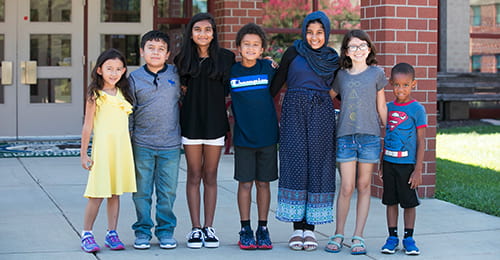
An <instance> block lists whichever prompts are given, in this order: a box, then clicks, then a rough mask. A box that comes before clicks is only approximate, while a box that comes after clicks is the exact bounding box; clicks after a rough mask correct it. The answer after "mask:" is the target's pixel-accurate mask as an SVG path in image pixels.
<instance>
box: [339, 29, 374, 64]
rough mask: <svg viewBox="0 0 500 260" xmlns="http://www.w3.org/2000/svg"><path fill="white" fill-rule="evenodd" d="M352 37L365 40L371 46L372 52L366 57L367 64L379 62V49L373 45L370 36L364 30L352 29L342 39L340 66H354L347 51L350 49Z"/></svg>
mask: <svg viewBox="0 0 500 260" xmlns="http://www.w3.org/2000/svg"><path fill="white" fill-rule="evenodd" d="M352 38H358V39H360V40H362V41H365V42H366V43H367V44H368V47H370V53H369V54H368V57H366V65H374V64H377V57H376V56H377V49H376V48H375V45H373V42H372V40H371V39H370V36H369V35H368V34H367V33H366V32H365V31H363V30H350V31H348V32H347V33H346V34H345V35H344V39H343V40H342V47H340V67H341V68H343V69H349V68H351V67H352V60H351V58H350V57H349V56H347V52H348V51H349V50H348V48H349V46H348V45H349V42H350V41H351V39H352Z"/></svg>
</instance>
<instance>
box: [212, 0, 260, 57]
mask: <svg viewBox="0 0 500 260" xmlns="http://www.w3.org/2000/svg"><path fill="white" fill-rule="evenodd" d="M262 15H263V10H262V0H257V1H256V0H215V10H214V16H215V21H216V23H217V28H218V37H219V43H220V45H221V47H224V48H228V49H230V50H232V51H234V52H236V44H235V39H236V33H237V32H238V30H239V29H240V28H241V27H242V26H243V25H245V24H247V23H256V24H259V25H261V24H262Z"/></svg>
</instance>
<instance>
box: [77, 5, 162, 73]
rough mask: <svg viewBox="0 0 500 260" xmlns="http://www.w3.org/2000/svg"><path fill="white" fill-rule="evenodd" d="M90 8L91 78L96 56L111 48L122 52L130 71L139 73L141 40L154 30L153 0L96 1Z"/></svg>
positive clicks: (89, 46) (89, 50) (141, 62)
mask: <svg viewBox="0 0 500 260" xmlns="http://www.w3.org/2000/svg"><path fill="white" fill-rule="evenodd" d="M87 4H88V28H89V29H88V37H87V39H88V50H87V53H88V60H89V63H90V66H89V68H88V69H89V70H88V72H89V73H88V75H89V77H90V71H91V70H92V68H93V66H94V64H95V61H96V59H97V56H99V54H100V53H101V52H103V51H104V50H106V49H108V48H115V49H118V50H120V51H121V52H122V53H123V54H124V55H125V57H126V60H127V67H128V71H127V72H131V71H134V70H135V69H137V68H138V67H139V66H140V65H141V64H143V61H142V60H141V56H140V52H139V47H140V41H141V36H142V35H143V34H144V33H146V32H147V31H149V30H152V29H153V8H156V7H155V6H154V5H155V1H154V0H95V1H87Z"/></svg>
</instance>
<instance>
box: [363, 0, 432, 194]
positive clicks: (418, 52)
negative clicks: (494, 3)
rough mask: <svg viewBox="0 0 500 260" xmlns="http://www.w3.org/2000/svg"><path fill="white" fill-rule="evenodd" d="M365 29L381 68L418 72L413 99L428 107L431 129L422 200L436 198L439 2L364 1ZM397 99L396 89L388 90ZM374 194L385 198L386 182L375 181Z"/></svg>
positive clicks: (428, 138) (375, 178)
mask: <svg viewBox="0 0 500 260" xmlns="http://www.w3.org/2000/svg"><path fill="white" fill-rule="evenodd" d="M361 29H363V30H365V31H366V32H368V33H369V34H370V37H371V38H372V40H373V41H374V44H375V46H376V47H377V50H378V54H377V59H378V61H379V65H380V66H382V67H383V68H384V69H385V73H386V75H387V76H389V75H390V70H391V68H392V66H394V65H395V64H397V63H399V62H407V63H409V64H411V65H413V66H414V68H415V71H416V79H417V87H416V89H415V90H414V91H413V93H412V96H413V97H414V98H416V99H417V100H418V101H419V102H420V103H422V104H423V105H424V106H425V109H426V111H427V115H428V116H427V119H428V124H429V127H428V128H427V131H426V138H425V145H426V147H425V156H424V166H423V184H422V186H420V187H419V189H418V193H419V196H421V197H433V196H434V190H435V184H436V124H437V110H436V87H437V83H436V76H437V64H438V59H437V54H438V0H425V1H423V0H361ZM386 97H387V100H388V101H389V100H393V99H394V95H393V94H392V88H391V87H388V88H386ZM372 194H373V196H376V197H381V195H382V183H381V182H380V180H379V179H378V177H377V176H376V175H374V176H373V178H372Z"/></svg>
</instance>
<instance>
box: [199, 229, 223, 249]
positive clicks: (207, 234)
mask: <svg viewBox="0 0 500 260" xmlns="http://www.w3.org/2000/svg"><path fill="white" fill-rule="evenodd" d="M202 231H203V245H204V246H205V247H208V248H216V247H219V238H218V237H217V236H216V235H215V229H214V228H213V227H204V228H203V229H202Z"/></svg>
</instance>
